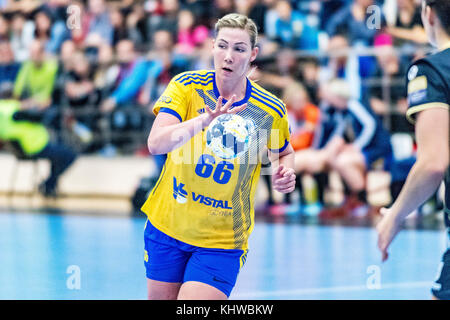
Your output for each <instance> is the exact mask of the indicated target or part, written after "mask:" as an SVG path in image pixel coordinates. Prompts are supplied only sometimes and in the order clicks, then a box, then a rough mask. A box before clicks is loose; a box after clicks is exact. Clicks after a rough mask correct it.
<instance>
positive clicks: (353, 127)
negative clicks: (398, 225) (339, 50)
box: [322, 79, 393, 217]
mask: <svg viewBox="0 0 450 320" xmlns="http://www.w3.org/2000/svg"><path fill="white" fill-rule="evenodd" d="M322 97H323V99H324V101H325V102H326V103H327V104H329V105H330V107H331V108H333V109H334V112H335V113H337V114H339V115H340V117H339V118H337V119H340V121H338V122H337V123H336V124H335V125H336V127H337V128H340V129H339V131H338V132H339V135H338V136H337V138H335V139H337V141H338V143H337V144H338V147H337V153H336V154H335V155H334V157H333V158H331V161H329V164H330V166H331V167H332V168H333V169H335V170H336V171H337V172H338V173H339V175H340V176H341V177H342V179H343V182H344V186H345V187H346V188H348V189H347V191H346V193H347V195H348V197H347V198H346V200H345V203H344V204H343V206H342V207H341V208H339V210H340V211H342V212H343V213H350V215H352V216H354V217H361V216H366V215H367V214H368V213H369V209H370V208H369V207H368V206H367V197H366V173H367V172H368V171H369V170H371V169H374V168H376V166H378V163H380V162H381V164H382V165H381V167H380V168H381V169H384V170H390V166H391V164H392V159H393V154H392V148H391V144H390V135H389V133H388V132H387V131H386V130H385V129H384V127H383V125H382V123H381V121H380V120H379V119H378V118H377V117H375V116H374V115H373V114H372V113H371V112H370V109H369V108H367V107H365V106H364V105H363V104H361V102H360V101H358V100H356V99H353V98H352V97H351V92H350V85H349V84H348V83H347V82H346V81H345V80H340V79H333V80H331V81H330V82H328V83H327V84H326V85H325V87H324V90H323V92H322ZM332 215H333V214H332Z"/></svg>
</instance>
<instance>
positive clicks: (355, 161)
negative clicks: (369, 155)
mask: <svg viewBox="0 0 450 320" xmlns="http://www.w3.org/2000/svg"><path fill="white" fill-rule="evenodd" d="M333 164H334V165H333V167H335V168H336V169H338V170H346V169H355V168H358V169H361V170H364V169H365V168H366V159H365V157H364V154H363V153H362V152H361V151H359V150H354V149H347V150H345V151H342V152H341V153H339V155H338V156H337V157H336V159H335V160H334V161H333Z"/></svg>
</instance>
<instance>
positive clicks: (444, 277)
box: [431, 233, 450, 300]
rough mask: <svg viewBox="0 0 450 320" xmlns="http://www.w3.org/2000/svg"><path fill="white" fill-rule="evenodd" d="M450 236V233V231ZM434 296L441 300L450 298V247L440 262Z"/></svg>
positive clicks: (432, 290) (433, 289) (433, 290)
mask: <svg viewBox="0 0 450 320" xmlns="http://www.w3.org/2000/svg"><path fill="white" fill-rule="evenodd" d="M449 237H450V233H449ZM431 292H432V294H433V296H435V297H436V298H438V299H440V300H450V248H449V249H447V251H446V252H445V253H444V255H443V257H442V261H441V263H440V264H439V271H438V278H437V280H436V281H435V282H434V284H433V287H432V289H431Z"/></svg>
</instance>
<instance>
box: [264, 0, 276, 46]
mask: <svg viewBox="0 0 450 320" xmlns="http://www.w3.org/2000/svg"><path fill="white" fill-rule="evenodd" d="M263 4H264V5H265V6H266V7H267V11H266V15H265V17H264V33H265V36H266V37H268V38H269V39H275V38H276V36H277V27H276V23H277V19H278V13H277V10H276V8H275V7H276V4H277V1H276V0H263Z"/></svg>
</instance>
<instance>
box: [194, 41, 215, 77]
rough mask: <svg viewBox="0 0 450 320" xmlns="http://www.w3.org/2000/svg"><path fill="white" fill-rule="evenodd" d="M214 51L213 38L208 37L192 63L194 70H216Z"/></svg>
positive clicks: (200, 46)
mask: <svg viewBox="0 0 450 320" xmlns="http://www.w3.org/2000/svg"><path fill="white" fill-rule="evenodd" d="M212 49H213V38H212V36H208V37H207V38H206V39H205V40H204V41H203V43H201V44H200V45H199V47H198V50H197V52H196V54H195V56H194V59H193V61H192V70H211V69H214V61H213V56H212Z"/></svg>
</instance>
